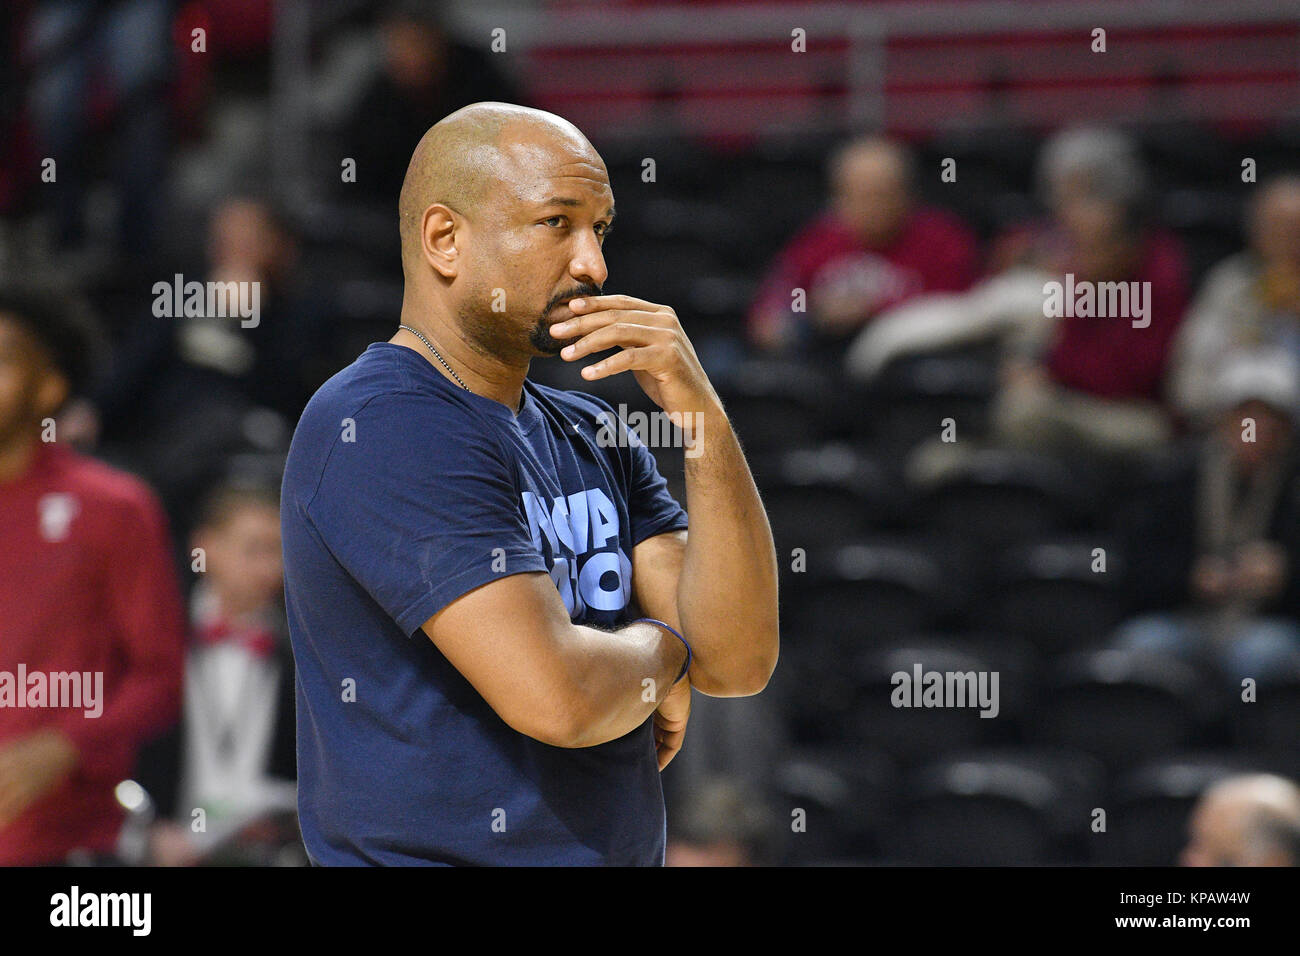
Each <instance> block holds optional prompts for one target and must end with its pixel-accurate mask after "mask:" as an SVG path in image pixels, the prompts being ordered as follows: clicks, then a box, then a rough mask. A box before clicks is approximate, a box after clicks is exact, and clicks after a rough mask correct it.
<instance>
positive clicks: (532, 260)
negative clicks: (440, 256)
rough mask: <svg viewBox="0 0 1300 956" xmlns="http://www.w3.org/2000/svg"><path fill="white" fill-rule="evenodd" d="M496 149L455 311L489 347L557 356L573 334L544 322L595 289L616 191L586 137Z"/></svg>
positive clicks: (566, 314)
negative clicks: (499, 159)
mask: <svg viewBox="0 0 1300 956" xmlns="http://www.w3.org/2000/svg"><path fill="white" fill-rule="evenodd" d="M503 152H504V153H505V155H506V158H507V162H506V163H504V164H503V169H504V176H503V180H504V181H503V182H502V183H501V186H500V188H498V189H495V190H493V194H492V195H490V196H489V197H487V198H486V199H485V200H484V202H483V205H482V208H481V214H480V215H479V216H477V217H475V221H473V222H472V223H470V224H469V226H468V228H467V229H466V233H467V240H466V242H465V244H464V248H463V258H462V263H463V266H462V270H463V271H462V276H463V278H464V279H465V280H466V281H465V292H464V294H463V295H462V297H461V299H460V302H459V305H458V313H459V316H460V319H461V324H462V328H464V330H465V331H466V333H467V334H469V335H470V336H471V338H473V339H474V340H475V341H477V342H479V344H480V345H482V346H483V348H484V349H485V350H487V351H489V352H491V353H492V354H495V355H515V356H522V357H526V358H531V357H533V356H536V355H555V354H558V353H559V351H560V349H561V348H563V347H564V346H565V345H567V344H568V343H569V342H572V341H574V338H573V337H571V338H567V339H556V338H554V337H553V336H552V335H551V334H550V331H549V329H550V327H551V326H552V325H554V324H555V323H556V322H560V321H563V320H564V319H568V318H572V317H573V313H572V312H570V311H569V309H568V307H567V306H566V305H565V304H564V303H565V302H567V301H568V300H569V299H574V298H577V297H579V296H591V295H599V294H600V292H601V287H602V286H603V285H604V283H605V279H606V277H607V275H608V273H607V270H606V268H605V257H604V253H603V251H602V246H603V244H604V241H605V233H606V232H607V231H608V230H609V227H610V223H611V222H612V221H613V218H614V194H613V192H612V191H611V189H610V186H609V175H608V173H607V172H606V170H605V164H604V163H603V162H602V161H601V159H600V157H599V156H598V155H597V154H596V152H595V151H594V150H593V149H592V148H591V147H590V146H589V145H587V144H585V143H577V142H565V143H558V144H557V143H538V142H530V141H526V140H525V141H522V142H519V143H516V144H513V145H511V146H509V147H507V148H505V149H504V150H503Z"/></svg>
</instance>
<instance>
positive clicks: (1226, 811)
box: [1181, 774, 1300, 866]
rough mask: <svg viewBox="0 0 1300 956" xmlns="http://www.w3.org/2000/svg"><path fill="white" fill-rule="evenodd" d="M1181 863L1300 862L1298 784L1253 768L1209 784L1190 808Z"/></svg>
mask: <svg viewBox="0 0 1300 956" xmlns="http://www.w3.org/2000/svg"><path fill="white" fill-rule="evenodd" d="M1188 829H1189V831H1190V837H1191V839H1190V840H1189V841H1188V843H1187V846H1186V847H1185V848H1184V849H1183V855H1182V861H1181V862H1182V865H1183V866H1300V787H1297V786H1296V785H1295V784H1294V783H1292V782H1291V781H1290V780H1287V779H1285V778H1284V777H1277V776H1274V775H1272V774H1250V775H1242V776H1236V777H1229V778H1228V779H1226V780H1221V781H1219V782H1218V783H1216V784H1214V785H1213V786H1211V787H1209V788H1208V789H1207V790H1206V791H1205V793H1204V794H1202V795H1201V799H1200V800H1199V801H1198V802H1197V804H1196V807H1195V808H1194V809H1193V811H1192V818H1191V822H1190V825H1189V827H1188Z"/></svg>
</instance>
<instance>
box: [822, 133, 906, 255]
mask: <svg viewBox="0 0 1300 956" xmlns="http://www.w3.org/2000/svg"><path fill="white" fill-rule="evenodd" d="M833 188H834V200H833V202H834V208H835V211H836V212H837V213H838V215H839V217H840V218H841V219H842V220H843V221H844V222H845V223H847V224H848V225H849V227H850V228H852V229H853V230H854V231H855V232H857V233H858V234H859V235H860V236H862V238H863V239H864V240H865V241H866V242H867V243H868V244H869V245H872V246H884V245H888V244H889V243H890V242H891V241H892V240H893V239H894V238H895V237H896V236H897V235H898V233H899V232H900V231H901V230H902V228H903V225H904V223H905V221H906V219H907V213H908V210H909V208H910V205H911V204H910V200H909V197H908V190H907V173H906V170H905V169H904V167H903V165H902V163H901V162H900V161H899V159H898V157H896V156H895V155H894V154H893V153H890V152H887V151H884V150H864V151H862V152H858V153H852V154H850V155H849V156H847V157H845V159H844V160H843V162H842V163H841V165H840V167H839V168H838V169H837V170H836V172H835V180H834V183H833Z"/></svg>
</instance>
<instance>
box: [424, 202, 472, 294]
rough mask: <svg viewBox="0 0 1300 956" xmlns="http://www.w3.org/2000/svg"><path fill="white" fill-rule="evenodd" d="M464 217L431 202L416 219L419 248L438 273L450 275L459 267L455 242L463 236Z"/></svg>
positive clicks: (457, 249) (452, 275)
mask: <svg viewBox="0 0 1300 956" xmlns="http://www.w3.org/2000/svg"><path fill="white" fill-rule="evenodd" d="M463 230H464V220H463V219H462V218H461V217H460V216H458V215H457V214H456V213H455V212H453V211H452V209H451V208H450V207H448V206H445V205H443V204H442V203H434V204H433V205H432V206H430V207H429V208H428V209H426V210H425V211H424V215H423V217H421V219H420V252H421V254H422V255H423V257H424V261H425V262H427V263H429V265H431V266H432V267H433V268H434V269H435V270H436V271H437V272H438V274H439V275H441V276H443V277H444V278H446V279H454V278H455V277H456V273H457V271H458V270H459V267H460V249H459V247H458V245H457V243H458V242H460V241H462V240H463V239H464V234H463Z"/></svg>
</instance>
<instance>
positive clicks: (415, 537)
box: [307, 392, 546, 635]
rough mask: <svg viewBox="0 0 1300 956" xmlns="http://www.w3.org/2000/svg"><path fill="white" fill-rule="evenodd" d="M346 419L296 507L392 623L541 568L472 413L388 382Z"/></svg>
mask: <svg viewBox="0 0 1300 956" xmlns="http://www.w3.org/2000/svg"><path fill="white" fill-rule="evenodd" d="M354 421H355V424H354V425H353V427H352V430H351V435H350V436H349V435H347V434H346V433H345V432H344V431H343V429H340V437H339V438H337V439H335V443H334V446H333V448H332V449H331V450H330V453H329V457H328V459H327V461H326V463H325V466H324V468H323V470H322V474H321V481H320V484H319V486H318V488H317V490H316V492H315V494H314V495H313V497H312V498H311V500H310V502H309V503H308V505H307V515H308V518H309V520H310V522H311V524H312V526H313V527H314V528H315V530H316V532H317V534H319V536H320V538H321V540H322V541H323V543H324V544H325V546H326V547H327V548H328V549H329V550H330V552H331V553H332V554H333V555H334V557H335V559H336V560H337V561H338V562H339V563H340V564H341V565H342V566H343V568H344V569H345V570H346V571H347V572H348V574H350V575H351V576H352V577H353V578H354V579H355V580H356V581H357V583H358V584H360V586H361V587H363V588H364V589H365V590H366V592H367V593H368V594H369V595H370V596H371V597H372V598H373V599H374V600H375V602H376V603H377V604H379V606H380V607H382V608H383V609H384V611H385V612H386V613H387V614H388V615H389V616H390V617H392V618H393V620H394V621H396V622H397V624H398V626H399V627H400V628H401V629H402V632H403V633H404V634H407V635H411V634H414V633H415V631H416V630H417V629H418V628H419V627H420V625H421V624H423V623H424V622H425V621H427V620H428V619H429V618H430V617H432V616H433V615H434V614H436V613H437V612H438V611H440V610H442V609H443V608H444V607H446V606H447V605H448V604H450V603H451V602H453V601H454V600H456V599H457V598H459V597H460V596H461V595H463V594H466V593H468V592H469V591H472V590H474V589H475V588H477V587H480V586H481V585H483V584H487V583H488V582H490V581H493V580H496V579H498V578H501V577H504V576H506V575H509V574H518V573H520V572H524V571H545V570H546V567H545V564H544V561H543V559H542V556H541V554H539V553H538V551H537V549H536V548H535V547H534V545H533V542H532V536H531V534H530V532H529V530H528V526H527V524H526V523H525V521H524V518H523V514H522V511H521V505H520V498H519V492H518V488H517V481H516V476H515V471H514V466H513V465H512V464H511V463H510V462H509V461H508V460H507V458H506V457H505V454H504V452H503V450H502V449H501V446H500V445H499V443H498V442H497V441H496V440H495V439H494V438H493V437H492V435H491V433H490V431H489V430H488V429H486V428H484V427H482V424H481V423H480V422H478V421H477V420H476V419H474V418H473V416H472V415H470V414H469V413H467V412H465V411H464V410H463V409H461V408H458V407H456V406H453V405H450V404H448V405H445V406H438V405H433V404H431V403H430V400H429V398H428V397H427V396H418V395H414V394H407V393H400V392H399V393H392V394H387V395H383V396H379V397H377V398H374V399H371V400H370V401H369V402H367V403H366V405H365V406H364V407H363V408H362V409H361V410H360V411H358V412H357V413H356V415H355V416H354ZM347 437H350V438H351V439H352V440H351V441H348V440H344V439H345V438H347Z"/></svg>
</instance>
